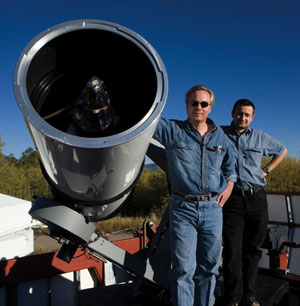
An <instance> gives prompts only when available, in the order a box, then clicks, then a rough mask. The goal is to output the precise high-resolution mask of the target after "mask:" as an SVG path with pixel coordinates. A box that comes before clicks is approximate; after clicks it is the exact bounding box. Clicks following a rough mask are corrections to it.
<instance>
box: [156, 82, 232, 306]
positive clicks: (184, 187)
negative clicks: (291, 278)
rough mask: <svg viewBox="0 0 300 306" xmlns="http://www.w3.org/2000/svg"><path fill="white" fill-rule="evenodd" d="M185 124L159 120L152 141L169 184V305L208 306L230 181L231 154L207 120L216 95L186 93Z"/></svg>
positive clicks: (202, 91) (202, 89)
mask: <svg viewBox="0 0 300 306" xmlns="http://www.w3.org/2000/svg"><path fill="white" fill-rule="evenodd" d="M185 103H186V111H187V114H188V119H187V120H185V121H180V120H167V119H164V118H162V119H160V121H159V123H158V125H157V128H156V131H155V133H154V136H153V138H154V139H156V140H157V141H159V142H160V143H161V144H163V145H164V146H165V152H166V157H167V161H168V169H167V176H168V181H169V185H170V193H171V195H170V200H169V229H170V243H171V245H170V252H171V263H172V268H171V272H170V281H171V296H172V304H173V306H193V305H194V306H200V305H201V306H204V305H206V306H209V305H211V301H212V295H213V292H214V288H215V282H216V275H218V268H219V263H220V256H221V248H222V209H221V207H222V206H223V205H224V203H225V202H226V200H227V199H228V197H229V196H230V193H231V190H232V188H233V185H234V182H235V181H236V173H235V154H234V148H233V146H232V145H231V144H230V142H229V141H228V139H227V137H226V135H225V134H224V132H223V131H222V129H221V128H220V127H218V126H216V125H215V123H214V122H213V121H212V120H210V119H209V118H208V114H209V113H210V112H211V108H212V106H213V105H214V94H213V92H212V91H211V90H210V89H208V88H207V87H206V86H203V85H197V86H194V87H192V88H191V89H190V90H189V91H188V92H187V94H186V99H185Z"/></svg>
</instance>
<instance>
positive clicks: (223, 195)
mask: <svg viewBox="0 0 300 306" xmlns="http://www.w3.org/2000/svg"><path fill="white" fill-rule="evenodd" d="M233 186H234V183H233V182H227V187H226V189H225V190H224V191H223V192H222V193H220V194H219V195H218V201H219V206H220V207H223V206H224V204H225V203H226V201H227V200H228V198H229V197H230V195H231V192H232V189H233Z"/></svg>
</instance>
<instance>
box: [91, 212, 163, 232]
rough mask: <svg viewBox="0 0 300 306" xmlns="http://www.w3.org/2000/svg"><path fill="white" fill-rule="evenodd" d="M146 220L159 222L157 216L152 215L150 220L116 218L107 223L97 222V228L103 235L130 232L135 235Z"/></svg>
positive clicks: (143, 218)
mask: <svg viewBox="0 0 300 306" xmlns="http://www.w3.org/2000/svg"><path fill="white" fill-rule="evenodd" d="M146 219H147V220H149V219H150V220H151V221H153V222H157V221H158V220H159V218H158V217H157V216H156V215H151V217H150V218H145V217H122V216H116V217H113V218H111V219H108V220H105V221H99V222H96V223H95V226H96V228H97V230H98V232H99V233H100V234H101V235H105V234H108V233H110V234H111V233H114V232H118V231H128V232H132V233H133V232H135V231H137V230H139V229H141V228H142V227H143V223H144V221H145V220H146Z"/></svg>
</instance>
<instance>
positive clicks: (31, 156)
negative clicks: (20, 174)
mask: <svg viewBox="0 0 300 306" xmlns="http://www.w3.org/2000/svg"><path fill="white" fill-rule="evenodd" d="M19 165H21V166H23V167H25V168H26V167H40V163H39V155H38V153H37V152H36V151H35V150H34V149H33V148H30V147H29V148H27V149H26V150H25V151H24V152H23V153H22V155H21V158H20V159H19Z"/></svg>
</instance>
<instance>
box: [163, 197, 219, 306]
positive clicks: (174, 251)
mask: <svg viewBox="0 0 300 306" xmlns="http://www.w3.org/2000/svg"><path fill="white" fill-rule="evenodd" d="M216 198H217V197H214V198H212V199H210V200H207V201H200V202H198V201H195V202H187V201H185V200H184V199H183V198H180V197H178V196H176V195H174V194H173V195H171V196H170V202H169V208H170V211H169V216H170V243H171V262H172V268H171V272H170V280H171V297H172V303H173V306H192V305H194V306H200V305H201V306H204V305H205V306H209V305H211V302H212V296H213V293H214V289H215V284H216V276H217V275H218V268H219V264H220V257H221V249H222V208H221V207H220V206H219V203H218V201H217V199H216Z"/></svg>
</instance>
